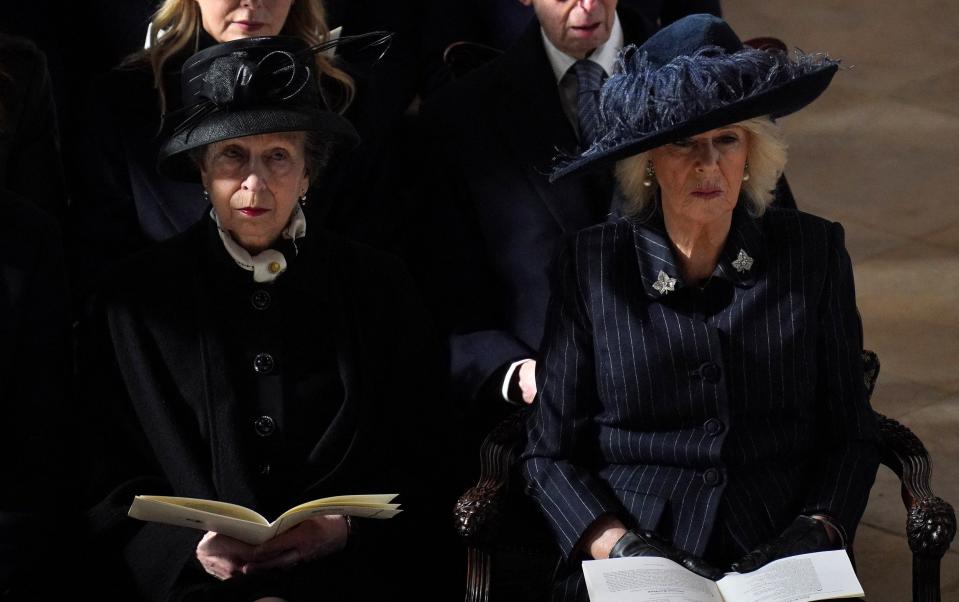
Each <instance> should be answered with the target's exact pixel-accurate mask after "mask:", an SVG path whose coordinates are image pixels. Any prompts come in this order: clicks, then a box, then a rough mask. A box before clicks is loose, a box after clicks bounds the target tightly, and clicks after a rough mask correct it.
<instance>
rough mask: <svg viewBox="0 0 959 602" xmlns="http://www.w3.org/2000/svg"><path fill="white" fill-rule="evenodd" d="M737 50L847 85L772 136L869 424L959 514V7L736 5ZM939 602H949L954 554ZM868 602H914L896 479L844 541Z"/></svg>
mask: <svg viewBox="0 0 959 602" xmlns="http://www.w3.org/2000/svg"><path fill="white" fill-rule="evenodd" d="M723 4H724V9H725V16H726V18H727V20H728V21H729V22H730V23H731V24H732V26H733V28H734V29H735V30H736V31H737V33H739V34H740V37H742V38H744V39H745V38H749V37H754V36H760V35H772V36H776V37H778V38H781V39H783V40H784V41H786V43H787V44H788V45H789V46H790V47H798V48H801V49H803V50H805V51H807V52H812V51H821V50H824V51H828V52H829V54H830V55H832V56H834V57H837V58H841V59H842V60H843V65H846V66H849V67H851V69H848V70H843V71H840V72H839V73H838V74H837V76H836V78H835V79H834V83H833V85H832V86H831V87H830V89H829V90H827V91H826V93H825V94H824V95H823V96H822V97H821V98H820V99H819V100H817V101H816V102H815V103H814V104H812V105H811V106H809V107H807V108H806V109H805V110H804V111H802V112H800V113H798V114H796V115H793V116H791V117H787V118H786V119H784V120H783V125H784V128H785V130H786V135H787V139H788V140H789V142H790V144H791V155H790V163H789V165H788V167H787V173H788V175H789V181H790V183H791V184H792V187H793V191H794V192H795V194H796V197H797V202H798V204H799V206H800V208H801V209H804V210H806V211H809V212H811V213H816V214H818V215H822V216H824V217H827V218H830V219H834V220H837V221H839V222H841V223H842V224H843V226H845V228H846V237H847V240H846V243H847V246H848V248H849V252H850V255H851V256H852V260H853V264H854V267H855V273H856V285H857V297H858V301H859V307H860V310H861V312H862V317H863V322H864V327H865V337H866V346H867V347H868V348H871V349H873V350H875V351H876V352H877V353H878V354H879V357H880V360H881V363H882V371H881V374H880V377H879V385H878V387H877V389H876V393H875V396H874V398H873V406H874V407H875V408H876V410H878V411H880V412H882V413H884V414H886V415H888V416H890V417H892V418H896V419H897V420H899V421H901V422H902V423H904V424H906V425H907V426H909V427H910V428H911V429H912V430H913V431H914V432H915V433H916V434H917V435H918V436H919V437H920V438H921V439H922V440H923V442H924V443H925V444H926V446H927V448H928V449H929V451H930V452H931V454H932V456H933V459H934V469H933V489H934V492H935V493H936V494H937V495H939V496H941V497H943V498H945V499H946V500H948V501H950V502H951V503H953V504H954V505H956V506H957V507H959V307H957V297H959V3H957V2H955V1H954V0H914V1H912V2H901V1H892V0H811V1H807V2H801V3H797V2H793V1H787V0H737V1H728V2H724V3H723ZM953 547H954V550H952V551H950V552H949V553H948V554H947V555H946V558H945V559H944V561H943V567H942V586H943V588H942V589H943V600H944V601H951V602H959V544H954V546H953ZM856 553H857V557H858V561H859V565H860V577H861V580H862V584H863V587H864V589H865V591H866V595H867V599H868V600H869V602H906V601H908V600H910V591H911V590H910V582H911V581H910V571H911V561H910V554H909V549H908V545H907V544H906V541H905V512H904V510H903V506H902V502H901V500H900V498H899V491H898V486H897V481H896V479H895V476H894V475H893V474H892V473H891V472H890V471H888V469H885V468H881V469H880V474H879V476H878V478H877V481H876V486H875V487H874V488H873V492H872V496H871V499H870V502H869V506H868V508H867V509H866V515H865V517H864V518H863V524H862V525H861V527H860V530H859V535H858V538H857V541H856Z"/></svg>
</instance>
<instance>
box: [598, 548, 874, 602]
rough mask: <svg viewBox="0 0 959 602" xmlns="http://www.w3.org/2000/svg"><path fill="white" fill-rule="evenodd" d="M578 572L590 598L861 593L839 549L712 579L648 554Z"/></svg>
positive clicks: (744, 600)
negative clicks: (582, 576)
mask: <svg viewBox="0 0 959 602" xmlns="http://www.w3.org/2000/svg"><path fill="white" fill-rule="evenodd" d="M583 573H584V575H585V576H586V588H587V590H588V591H589V599H590V602H798V601H800V600H801V601H804V602H806V601H808V602H812V601H814V600H831V599H834V598H858V597H861V596H862V595H863V591H862V585H860V584H859V580H858V579H857V578H856V573H855V571H853V569H852V563H850V562H849V556H848V555H847V554H846V551H845V550H832V551H829V552H814V553H812V554H801V555H799V556H790V557H788V558H782V559H780V560H777V561H775V562H770V563H769V564H767V565H766V566H764V567H762V568H760V569H758V570H756V571H753V572H752V573H727V574H726V576H725V577H723V578H722V579H720V580H719V581H716V582H713V581H710V580H709V579H706V578H704V577H700V576H699V575H697V574H695V573H692V572H690V571H688V570H686V569H685V568H683V567H682V566H680V565H678V564H676V563H675V562H673V561H672V560H667V559H666V558H654V557H636V558H610V559H608V560H587V561H585V562H583Z"/></svg>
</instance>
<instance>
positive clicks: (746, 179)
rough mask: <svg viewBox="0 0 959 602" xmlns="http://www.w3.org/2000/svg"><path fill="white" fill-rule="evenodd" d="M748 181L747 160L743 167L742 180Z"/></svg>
mask: <svg viewBox="0 0 959 602" xmlns="http://www.w3.org/2000/svg"><path fill="white" fill-rule="evenodd" d="M748 181H749V162H748V161H747V162H746V167H745V168H743V182H748Z"/></svg>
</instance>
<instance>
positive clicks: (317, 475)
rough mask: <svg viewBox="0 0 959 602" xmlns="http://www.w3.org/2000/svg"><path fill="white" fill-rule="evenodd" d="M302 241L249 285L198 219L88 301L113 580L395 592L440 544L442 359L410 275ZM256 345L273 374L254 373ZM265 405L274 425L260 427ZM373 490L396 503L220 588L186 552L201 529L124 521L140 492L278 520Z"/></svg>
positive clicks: (150, 586)
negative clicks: (280, 570) (327, 543)
mask: <svg viewBox="0 0 959 602" xmlns="http://www.w3.org/2000/svg"><path fill="white" fill-rule="evenodd" d="M297 247H298V251H296V252H294V250H293V249H292V247H290V246H288V247H287V248H286V249H285V251H286V255H287V257H288V258H292V259H289V261H290V268H289V270H288V271H287V272H285V273H284V274H282V275H281V276H280V278H279V279H278V280H277V281H276V282H275V283H274V284H272V285H256V284H255V283H254V282H253V280H252V275H251V273H250V272H245V271H243V270H241V269H240V268H239V267H237V266H236V265H235V263H234V262H233V261H232V259H230V258H229V257H228V256H227V254H226V251H225V250H224V248H223V245H222V243H221V241H220V240H219V238H218V237H217V236H216V230H215V226H214V225H213V223H212V220H210V219H209V218H205V219H204V220H202V221H201V222H200V223H198V224H197V225H196V226H194V227H193V228H191V229H189V230H188V231H187V232H185V233H184V234H182V235H180V236H178V237H175V238H173V239H171V240H169V241H166V242H164V243H161V244H160V245H157V246H155V247H153V248H151V249H150V250H148V251H146V252H145V253H143V254H140V255H138V256H136V257H134V258H133V259H132V260H130V261H129V262H127V263H126V264H125V265H123V266H122V267H121V270H120V271H119V272H117V276H115V277H113V278H111V279H110V280H109V285H108V286H107V287H106V288H105V290H104V291H103V292H102V294H100V295H98V298H97V300H96V302H95V303H94V304H93V305H94V308H93V310H92V312H91V315H92V317H91V319H90V324H89V330H88V335H89V338H87V339H86V340H87V341H88V343H87V344H86V345H84V347H83V349H82V356H83V358H84V359H85V360H86V364H85V366H84V370H83V378H84V382H85V387H84V389H85V391H86V394H87V395H86V404H87V406H88V408H87V411H88V412H89V414H90V415H91V416H93V417H94V419H95V421H96V422H97V423H98V424H99V425H100V426H101V428H100V429H96V430H95V432H97V433H99V434H98V438H99V439H100V443H101V449H100V454H101V457H102V458H104V459H105V460H106V461H105V463H104V464H103V465H102V466H103V469H102V470H100V471H98V474H96V475H95V477H94V479H93V483H94V484H93V494H94V495H93V497H94V499H96V498H97V497H101V496H102V499H100V501H99V503H98V504H97V505H96V506H95V507H94V508H93V510H92V511H91V514H90V516H91V522H92V528H93V531H94V535H95V536H96V537H97V540H98V543H99V545H100V548H99V549H101V550H104V551H105V553H106V554H111V553H112V554H114V555H116V553H117V552H119V556H121V559H120V560H122V562H120V563H117V564H115V565H113V566H105V567H103V569H104V570H107V571H110V572H109V573H107V578H108V581H107V582H108V583H115V584H119V583H120V582H121V576H122V574H123V573H122V572H121V569H120V568H119V567H120V566H121V565H122V566H125V567H126V570H127V571H128V572H127V575H128V577H129V582H130V583H128V585H130V586H132V587H133V588H134V589H135V590H136V591H137V592H138V594H139V595H141V596H143V597H145V598H148V599H166V597H167V596H169V595H173V596H174V597H178V596H186V597H188V598H189V596H190V595H197V596H216V595H220V596H222V597H224V599H233V597H234V596H237V598H236V599H244V598H242V597H240V596H248V597H251V598H252V597H254V596H255V595H257V594H260V595H263V594H267V593H272V594H273V595H281V596H282V597H285V598H287V599H315V595H316V594H315V592H316V591H323V592H327V593H328V595H331V596H333V598H334V599H358V600H365V599H374V597H375V596H376V595H379V593H378V592H380V590H382V589H384V588H388V589H389V590H390V591H404V590H406V589H407V588H408V587H409V586H410V585H411V581H410V580H411V579H412V578H413V577H414V574H415V573H414V572H413V571H408V570H406V569H407V568H408V567H407V563H406V561H407V559H409V560H410V561H412V559H413V558H416V557H418V556H419V554H420V553H421V552H422V549H423V547H425V546H427V545H429V546H431V547H432V549H433V550H434V551H436V547H437V546H438V545H440V542H439V539H438V537H439V536H437V530H438V529H439V528H440V527H441V526H446V521H445V520H444V518H445V516H446V515H445V512H443V511H435V510H434V507H435V505H438V504H439V505H442V504H444V503H448V500H445V499H443V498H441V496H442V495H443V494H444V491H443V488H442V486H441V483H442V477H439V478H434V477H433V476H432V471H433V470H436V469H439V470H440V472H439V474H440V475H443V474H444V472H443V469H442V459H443V458H444V457H445V455H446V454H445V453H444V451H443V450H444V446H443V444H442V438H441V437H440V436H439V435H438V433H437V430H438V426H436V423H437V422H438V421H441V420H442V414H443V411H442V408H440V407H438V405H437V401H436V400H437V397H436V396H435V395H432V394H431V391H433V390H435V388H434V387H433V386H432V385H431V384H430V383H431V381H430V380H429V378H428V377H429V376H430V375H431V374H432V373H435V372H437V371H439V370H441V369H442V368H437V367H434V366H435V365H434V361H435V359H436V358H437V356H438V354H437V353H435V351H433V350H432V348H431V346H430V343H431V336H430V329H429V327H428V325H427V324H426V321H425V319H424V314H423V312H422V311H421V310H420V308H419V306H418V304H417V302H416V297H415V295H414V294H413V292H412V290H411V287H410V283H409V281H408V278H407V276H406V275H405V269H404V268H403V267H402V264H400V263H399V261H398V260H395V259H392V258H390V257H389V256H387V255H385V254H382V253H378V252H375V251H373V250H371V249H369V248H366V247H363V246H359V245H356V244H353V243H349V242H347V241H345V240H343V239H340V238H338V237H335V236H333V235H327V234H324V233H323V232H322V230H320V229H318V228H313V229H312V230H311V231H310V233H309V235H308V236H307V237H306V238H305V239H301V240H299V241H297ZM294 253H295V257H294ZM264 305H265V307H264ZM260 353H269V354H270V362H269V369H268V370H266V371H263V370H260V371H259V372H256V371H255V370H254V361H257V362H260V360H259V359H258V358H257V355H258V354H260ZM255 358H256V359H255ZM259 365H260V366H261V367H262V365H263V364H262V362H260V363H259ZM434 380H435V379H434ZM261 415H269V416H270V417H271V418H272V419H273V420H274V424H275V431H274V430H272V429H271V433H268V434H267V435H266V436H260V435H263V432H262V430H258V429H260V427H261V426H262V423H260V424H259V425H258V424H257V423H256V419H257V418H258V417H259V416H261ZM434 426H436V428H434ZM428 455H430V456H434V455H435V457H434V459H432V460H431V463H430V464H429V465H427V462H426V458H427V456H428ZM427 468H429V471H430V475H429V476H430V478H431V481H430V482H429V484H428V485H427V483H426V480H425V479H426V476H427V475H426V471H427ZM376 492H381V493H393V492H399V493H401V495H402V498H403V499H402V502H403V503H404V504H405V506H404V507H405V508H407V512H404V513H403V514H401V515H400V516H399V517H397V518H395V519H392V520H389V521H384V522H380V521H362V520H360V521H354V526H355V527H356V528H355V530H354V535H355V537H352V538H351V543H350V545H349V546H348V548H347V550H346V551H345V552H342V553H339V554H337V555H335V556H331V557H329V558H327V559H324V560H321V561H317V562H313V563H310V564H309V565H306V566H304V567H301V569H298V570H296V571H293V572H292V573H289V574H286V575H283V576H276V575H274V576H272V577H268V578H265V579H262V580H258V579H249V580H248V579H243V578H241V579H231V580H229V581H227V582H224V583H220V582H217V581H216V580H215V579H213V578H212V577H210V576H208V575H206V574H204V573H203V571H202V569H201V567H200V566H199V565H198V563H197V562H196V560H195V558H194V550H195V547H196V545H197V542H198V540H199V538H200V536H201V533H200V532H199V531H192V530H187V529H180V528H176V527H170V526H165V525H158V524H140V523H136V522H135V521H133V520H132V519H128V518H126V517H125V512H126V509H127V508H128V506H129V504H130V502H131V500H132V497H133V495H135V494H141V493H160V494H162V493H167V494H172V495H180V496H187V497H201V498H209V499H219V500H224V501H229V502H233V503H238V504H242V505H245V506H248V507H252V508H254V509H257V510H258V511H261V513H263V514H266V515H268V516H270V517H271V518H272V517H273V516H275V515H276V514H278V513H279V512H280V511H282V510H284V509H286V508H289V507H292V506H293V505H295V504H297V503H301V502H303V501H308V500H310V499H315V498H319V497H326V496H329V495H338V494H351V493H376ZM446 508H448V506H446V507H444V508H443V510H446ZM437 521H442V522H441V523H438V522H437ZM358 523H359V524H358ZM434 525H439V526H437V528H436V529H434V528H433V526H434ZM449 557H450V555H449V554H445V556H443V558H449ZM372 575H381V576H380V577H376V578H374V577H372ZM341 590H342V591H341ZM311 592H312V593H311ZM380 593H381V592H380Z"/></svg>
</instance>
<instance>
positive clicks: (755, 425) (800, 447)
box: [523, 209, 878, 561]
mask: <svg viewBox="0 0 959 602" xmlns="http://www.w3.org/2000/svg"><path fill="white" fill-rule="evenodd" d="M750 260H751V261H750ZM664 274H665V276H664ZM670 278H674V279H675V281H674V282H672V286H671V287H670V286H669V284H670V283H671V281H670V280H669V279H670ZM657 282H659V283H660V284H658V285H657ZM670 288H671V289H672V290H670ZM547 320H548V321H547V330H546V338H545V340H544V347H543V349H542V352H541V356H540V362H539V366H538V373H537V381H538V382H539V383H540V384H541V389H540V400H539V402H538V406H537V408H536V411H535V413H534V414H533V415H532V418H531V420H530V423H529V432H528V435H529V443H528V446H527V449H526V451H525V454H524V457H523V459H524V460H523V462H524V463H523V468H524V471H525V474H526V477H527V480H528V491H529V493H530V495H532V496H533V497H534V498H535V499H536V501H537V502H538V504H539V506H540V507H541V509H542V510H543V512H544V514H545V515H546V516H547V518H548V522H549V523H550V525H551V526H552V528H553V530H554V531H555V536H556V540H557V542H558V543H559V545H560V547H561V548H562V550H563V552H564V553H565V554H566V555H567V556H569V555H570V554H571V553H572V552H573V551H574V546H575V545H576V543H577V541H578V540H579V538H580V536H581V535H582V533H583V532H584V531H585V529H586V528H587V527H588V526H589V525H590V523H592V522H593V521H594V520H596V519H597V518H598V517H600V516H601V515H603V514H605V513H612V514H614V515H616V516H618V517H619V518H620V519H621V520H622V521H623V522H624V523H625V524H626V525H627V526H631V527H640V528H644V529H655V530H657V531H659V532H660V533H661V534H662V535H665V536H667V537H670V538H671V539H672V541H673V543H674V544H675V545H676V546H677V547H679V548H681V549H684V550H686V551H688V552H690V553H693V554H697V555H702V554H703V553H704V551H705V550H706V546H707V543H709V542H710V537H711V536H712V535H714V534H717V535H718V534H719V533H720V532H722V533H723V534H724V536H725V537H726V538H727V539H729V540H730V541H731V543H732V548H733V550H735V549H738V550H740V551H742V552H746V551H748V550H749V549H752V548H753V547H754V546H755V545H756V544H758V543H761V542H763V541H765V540H767V539H770V538H772V537H774V536H775V535H778V534H779V533H780V532H781V530H782V529H783V528H785V527H786V525H788V524H789V522H790V521H791V520H792V519H793V518H795V516H796V515H798V514H800V513H814V512H823V513H826V514H829V515H831V516H833V517H835V518H836V519H838V521H839V522H840V524H841V525H842V526H843V527H844V528H845V530H846V532H847V534H848V535H849V536H850V537H851V536H852V535H853V534H854V531H855V526H856V524H857V523H858V521H859V519H860V517H861V515H862V512H863V509H864V507H865V504H866V500H867V497H868V493H869V488H870V487H871V485H872V482H873V479H874V478H875V473H876V469H877V466H878V452H877V441H878V434H877V429H876V425H875V422H874V419H873V414H872V411H871V409H870V407H869V404H868V401H867V400H866V399H865V395H864V387H863V374H862V360H861V350H862V330H861V323H860V320H859V316H858V312H857V309H856V305H855V291H854V286H853V276H852V268H851V264H850V261H849V256H848V254H847V253H846V250H845V247H844V244H843V229H842V227H841V226H840V225H839V224H835V223H831V222H828V221H826V220H823V219H820V218H817V217H814V216H811V215H807V214H804V213H801V212H797V211H788V210H777V209H769V210H768V211H767V212H766V214H765V215H764V216H763V217H761V218H758V219H753V218H750V217H749V216H748V215H747V214H746V212H745V211H743V210H742V209H737V210H736V211H735V212H734V215H733V222H732V227H731V230H730V234H729V237H728V239H727V243H726V246H725V249H724V251H723V253H722V256H721V258H720V261H719V264H718V266H717V267H716V270H715V272H714V273H713V275H712V277H711V278H710V279H709V280H708V281H707V283H706V285H705V286H704V287H702V288H700V287H697V286H687V285H685V284H684V282H683V280H682V275H681V273H680V270H679V264H678V263H677V261H676V260H675V259H674V257H673V255H672V251H671V247H670V244H669V240H668V238H667V235H666V233H665V227H664V226H663V223H662V217H661V216H654V217H653V218H651V219H650V220H648V221H646V222H644V223H640V222H639V221H638V220H636V219H634V218H623V219H620V220H618V221H616V222H613V223H607V224H600V225H597V226H594V227H591V228H588V229H586V230H583V231H581V232H579V233H578V234H577V235H576V237H575V238H574V239H573V240H572V241H571V243H570V245H569V246H568V248H567V249H566V250H565V252H564V253H563V254H562V255H561V257H560V259H559V260H558V262H557V273H556V279H555V281H554V287H553V299H552V301H551V304H550V310H549V316H548V318H547ZM726 560H727V561H728V560H733V558H728V559H726Z"/></svg>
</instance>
